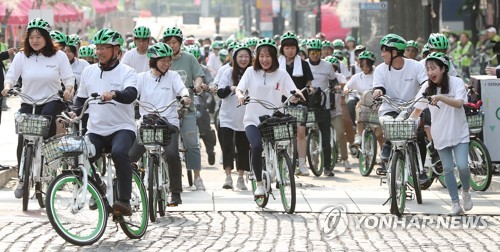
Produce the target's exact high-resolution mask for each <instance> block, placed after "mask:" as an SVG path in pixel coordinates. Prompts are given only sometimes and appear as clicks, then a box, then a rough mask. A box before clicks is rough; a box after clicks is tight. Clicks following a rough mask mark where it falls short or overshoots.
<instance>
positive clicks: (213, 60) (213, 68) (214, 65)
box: [207, 40, 227, 75]
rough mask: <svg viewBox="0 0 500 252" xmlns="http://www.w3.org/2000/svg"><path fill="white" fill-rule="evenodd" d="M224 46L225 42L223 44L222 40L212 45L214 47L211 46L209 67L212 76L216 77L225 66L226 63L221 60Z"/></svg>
mask: <svg viewBox="0 0 500 252" xmlns="http://www.w3.org/2000/svg"><path fill="white" fill-rule="evenodd" d="M223 44H224V42H222V41H221V40H216V41H214V42H213V43H212V45H210V50H211V51H212V52H211V53H210V54H209V55H208V61H207V67H208V69H209V70H210V72H211V73H212V75H216V74H217V71H219V68H220V67H221V66H222V65H223V62H224V61H223V60H222V59H221V57H220V56H221V55H220V54H219V52H220V51H221V49H222V45H223ZM226 53H227V51H226ZM226 56H227V54H226Z"/></svg>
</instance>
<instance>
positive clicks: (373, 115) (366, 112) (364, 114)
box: [358, 106, 380, 124]
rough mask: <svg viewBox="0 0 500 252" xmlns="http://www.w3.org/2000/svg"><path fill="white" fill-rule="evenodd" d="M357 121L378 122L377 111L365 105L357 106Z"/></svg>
mask: <svg viewBox="0 0 500 252" xmlns="http://www.w3.org/2000/svg"><path fill="white" fill-rule="evenodd" d="M358 122H360V123H369V124H380V121H379V120H378V113H377V111H376V110H373V109H371V108H370V107H367V106H360V107H359V114H358Z"/></svg>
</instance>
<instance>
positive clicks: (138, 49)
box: [121, 26, 151, 73]
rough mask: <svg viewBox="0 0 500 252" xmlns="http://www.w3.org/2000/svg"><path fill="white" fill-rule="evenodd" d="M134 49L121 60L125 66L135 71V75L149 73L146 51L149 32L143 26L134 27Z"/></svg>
mask: <svg viewBox="0 0 500 252" xmlns="http://www.w3.org/2000/svg"><path fill="white" fill-rule="evenodd" d="M132 34H133V36H134V44H135V48H132V49H131V50H129V51H127V52H126V53H125V54H124V55H123V58H122V60H121V62H122V63H123V64H125V65H128V66H130V67H132V68H133V69H135V71H137V73H142V72H147V71H149V58H148V57H147V51H148V46H149V41H150V37H151V30H150V29H149V28H148V27H145V26H138V27H135V28H134V30H133V32H132Z"/></svg>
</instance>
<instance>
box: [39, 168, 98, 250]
mask: <svg viewBox="0 0 500 252" xmlns="http://www.w3.org/2000/svg"><path fill="white" fill-rule="evenodd" d="M82 186H83V181H82V180H81V175H80V174H72V173H69V172H67V173H63V174H61V175H59V176H57V177H56V178H55V179H54V180H53V181H52V182H51V183H50V185H49V188H48V190H47V199H46V205H47V216H48V218H49V221H50V224H51V225H52V227H53V228H54V229H55V230H56V232H57V233H58V234H59V235H60V236H61V237H62V238H63V239H64V240H66V241H67V242H69V243H72V244H75V245H78V246H85V245H90V244H93V243H95V242H96V241H98V240H99V239H100V238H101V236H102V235H103V234H104V230H105V229H106V223H107V220H108V212H107V211H106V203H105V202H104V200H103V196H102V195H100V193H99V190H98V189H97V185H96V184H95V182H94V181H93V180H92V179H89V180H88V183H87V188H82ZM84 192H85V195H84ZM91 198H92V199H93V200H94V202H95V206H96V207H95V209H94V208H91V207H89V201H90V199H91Z"/></svg>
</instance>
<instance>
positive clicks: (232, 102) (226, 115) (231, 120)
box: [219, 68, 267, 131]
mask: <svg viewBox="0 0 500 252" xmlns="http://www.w3.org/2000/svg"><path fill="white" fill-rule="evenodd" d="M221 70H222V68H221ZM219 72H220V70H219ZM232 73H233V69H232V68H228V69H226V71H224V73H222V74H221V75H222V77H221V79H220V82H219V89H225V88H226V87H231V86H233V85H234V82H233V79H232V76H231V75H232ZM266 77H267V76H266ZM221 101H222V103H221V106H220V110H219V121H220V126H221V127H225V128H230V129H233V130H235V131H245V126H243V117H244V115H245V106H239V107H238V104H239V103H238V97H237V96H236V95H235V94H234V93H231V94H229V95H228V96H227V97H226V98H224V99H221Z"/></svg>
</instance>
